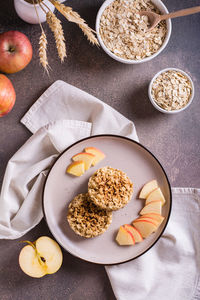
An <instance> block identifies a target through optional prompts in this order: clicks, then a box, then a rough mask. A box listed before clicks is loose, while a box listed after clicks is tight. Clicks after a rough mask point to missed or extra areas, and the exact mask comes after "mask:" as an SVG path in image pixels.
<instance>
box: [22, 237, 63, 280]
mask: <svg viewBox="0 0 200 300" xmlns="http://www.w3.org/2000/svg"><path fill="white" fill-rule="evenodd" d="M27 243H28V245H26V246H25V247H24V248H22V250H21V252H20V254H19V265H20V268H21V269H22V271H23V272H24V273H26V274H27V275H29V276H31V277H36V278H40V277H43V276H44V275H46V274H53V273H55V272H57V271H58V270H59V269H60V267H61V265H62V261H63V255H62V251H61V249H60V246H59V245H58V244H57V243H56V242H55V241H54V240H52V239H51V238H49V237H48V236H42V237H40V238H39V239H37V240H36V242H34V243H31V242H29V241H27Z"/></svg>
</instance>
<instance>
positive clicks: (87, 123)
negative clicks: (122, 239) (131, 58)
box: [0, 81, 200, 300]
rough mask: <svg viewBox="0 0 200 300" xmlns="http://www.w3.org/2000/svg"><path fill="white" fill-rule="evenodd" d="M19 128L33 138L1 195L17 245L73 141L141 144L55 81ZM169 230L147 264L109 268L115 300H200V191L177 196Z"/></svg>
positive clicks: (5, 225)
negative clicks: (113, 139)
mask: <svg viewBox="0 0 200 300" xmlns="http://www.w3.org/2000/svg"><path fill="white" fill-rule="evenodd" d="M21 122H22V123H23V124H24V125H25V126H26V127H27V128H28V129H29V130H30V131H31V132H32V133H33V135H32V136H31V138H30V139H29V140H28V141H27V142H26V143H25V144H24V145H23V146H22V147H21V148H20V149H19V150H18V151H17V153H16V154H15V155H14V156H13V157H12V158H11V159H10V161H9V162H8V165H7V168H6V172H5V176H4V180H3V184H2V190H1V195H0V238H2V239H3V238H4V239H15V238H19V237H21V236H22V235H24V234H25V233H26V232H27V231H29V230H30V229H31V228H33V227H34V226H35V225H37V224H38V223H39V222H40V220H41V219H42V217H43V214H42V188H43V184H44V180H45V176H46V174H47V172H48V170H49V168H50V166H51V165H52V164H53V162H54V161H55V159H56V157H57V156H58V155H59V153H60V152H62V151H63V150H64V149H65V148H67V147H68V146H69V145H71V144H72V143H74V142H75V141H77V140H79V139H81V138H84V137H88V136H90V135H95V134H103V133H110V134H111V133H113V134H118V135H122V136H127V137H129V138H131V139H134V140H137V141H138V137H137V133H136V130H135V126H134V124H133V123H132V122H131V121H129V120H128V119H126V118H125V117H124V116H122V115H121V114H120V113H118V112H117V111H116V110H114V109H112V108H111V107H110V106H108V105H106V104H105V103H103V102H101V101H100V100H98V99H97V98H95V97H93V96H91V95H89V94H87V93H85V92H83V91H81V90H79V89H77V88H75V87H73V86H71V85H69V84H66V83H64V82H62V81H56V82H55V83H54V84H53V85H52V86H51V87H50V88H48V89H47V91H46V92H45V93H44V94H43V95H42V96H41V97H40V98H39V99H38V100H37V101H36V103H35V104H34V105H33V106H32V107H31V108H30V110H29V111H28V112H27V113H26V115H25V116H24V117H23V118H22V120H21ZM173 200H174V201H173V209H172V216H171V218H170V222H169V225H168V226H167V229H166V230H165V232H164V235H163V236H162V238H161V239H160V240H159V242H158V243H157V244H156V245H155V246H154V247H153V248H152V249H151V250H150V251H148V252H147V253H146V254H145V255H143V256H142V257H140V258H138V259H136V260H134V261H132V262H129V263H126V264H122V265H117V266H110V267H106V271H107V273H108V276H109V278H110V281H111V284H112V287H113V291H114V293H115V295H116V297H117V299H121V300H129V299H131V300H132V299H136V300H140V299H142V300H143V299H147V298H149V299H150V300H158V299H162V300H165V299H173V300H174V299H175V300H179V299H181V300H184V299H185V300H186V299H187V300H189V299H200V292H198V290H200V288H199V287H198V286H199V269H200V261H199V257H200V256H199V254H200V246H199V241H200V236H199V228H200V226H199V225H200V223H199V213H200V209H199V206H200V190H197V189H196V190H195V189H173Z"/></svg>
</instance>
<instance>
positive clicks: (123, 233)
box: [116, 226, 135, 246]
mask: <svg viewBox="0 0 200 300" xmlns="http://www.w3.org/2000/svg"><path fill="white" fill-rule="evenodd" d="M116 241H117V243H118V244H119V245H120V246H130V245H134V244H135V240H134V237H133V235H132V234H131V233H130V232H129V231H128V230H126V229H125V228H124V227H123V226H120V228H119V231H118V233H117V236H116Z"/></svg>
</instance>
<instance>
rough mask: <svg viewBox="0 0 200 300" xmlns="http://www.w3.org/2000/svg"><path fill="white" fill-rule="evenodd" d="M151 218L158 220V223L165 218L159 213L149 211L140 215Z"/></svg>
mask: <svg viewBox="0 0 200 300" xmlns="http://www.w3.org/2000/svg"><path fill="white" fill-rule="evenodd" d="M143 217H145V218H152V219H154V220H156V221H158V222H159V225H160V224H161V223H162V222H163V220H164V219H165V218H164V217H163V216H161V215H160V214H156V213H149V214H145V215H142V216H141V218H143Z"/></svg>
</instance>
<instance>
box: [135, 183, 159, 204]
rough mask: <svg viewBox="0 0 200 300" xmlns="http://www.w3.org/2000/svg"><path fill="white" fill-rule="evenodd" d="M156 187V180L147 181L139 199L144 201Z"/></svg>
mask: <svg viewBox="0 0 200 300" xmlns="http://www.w3.org/2000/svg"><path fill="white" fill-rule="evenodd" d="M157 187H158V183H157V180H156V179H153V180H151V181H148V182H147V183H146V184H145V185H144V186H143V187H142V189H141V191H140V194H139V199H146V198H147V196H148V195H149V194H150V193H151V192H152V191H153V190H155V189H156V188H157Z"/></svg>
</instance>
